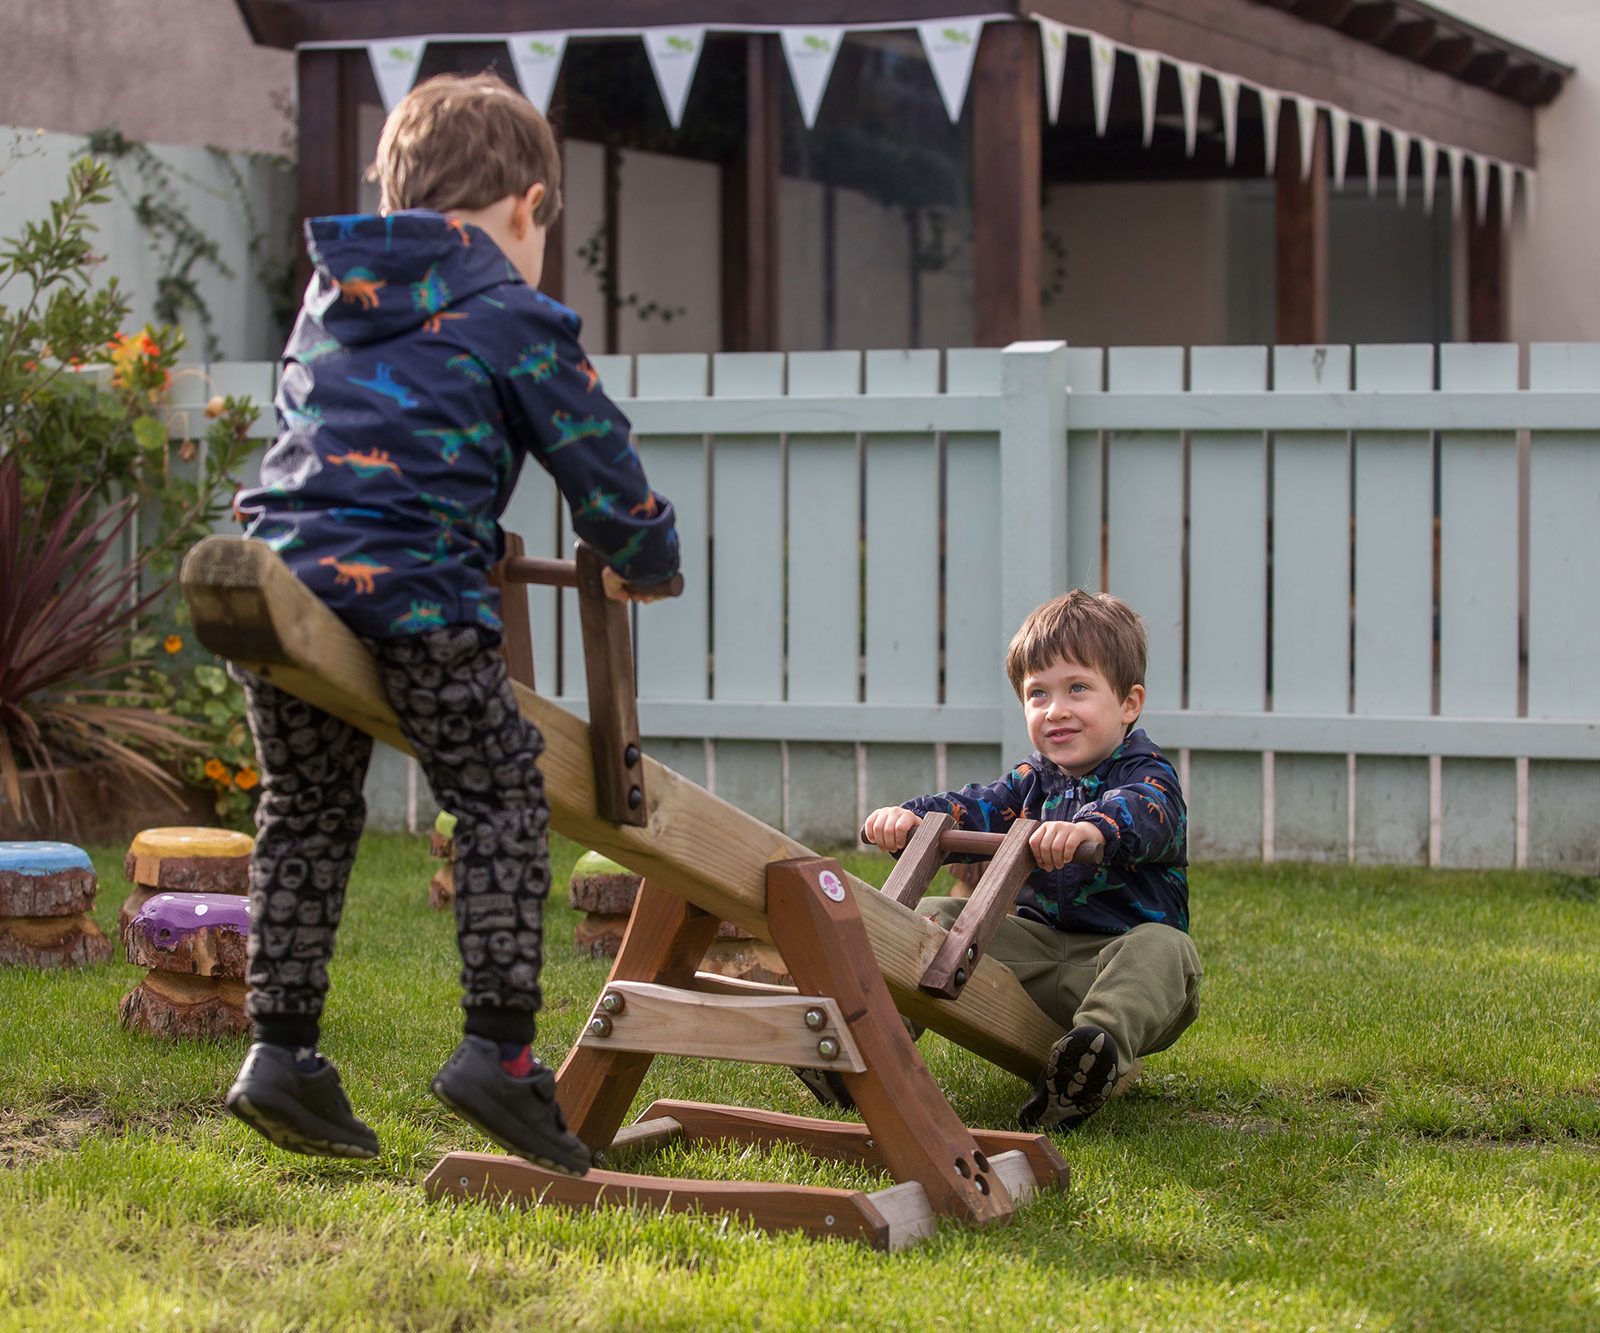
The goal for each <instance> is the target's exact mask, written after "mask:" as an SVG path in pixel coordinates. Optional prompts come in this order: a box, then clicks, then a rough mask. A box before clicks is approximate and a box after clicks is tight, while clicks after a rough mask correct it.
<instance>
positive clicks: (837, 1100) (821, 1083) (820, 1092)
mask: <svg viewBox="0 0 1600 1333" xmlns="http://www.w3.org/2000/svg"><path fill="white" fill-rule="evenodd" d="M794 1076H795V1077H796V1078H797V1079H799V1080H800V1081H801V1082H802V1083H804V1084H805V1085H806V1088H807V1090H808V1091H809V1092H810V1093H811V1095H812V1096H813V1097H815V1098H816V1099H817V1100H818V1101H819V1102H820V1103H822V1105H824V1106H831V1107H833V1108H835V1109H836V1110H840V1111H853V1110H855V1109H856V1099H855V1098H854V1097H852V1096H851V1095H850V1089H849V1088H847V1087H845V1085H844V1079H842V1078H840V1077H839V1075H838V1073H837V1072H836V1071H835V1070H832V1069H796V1070H795V1071H794Z"/></svg>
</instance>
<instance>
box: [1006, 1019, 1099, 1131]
mask: <svg viewBox="0 0 1600 1333" xmlns="http://www.w3.org/2000/svg"><path fill="white" fill-rule="evenodd" d="M1116 1082H1117V1043H1116V1042H1115V1041H1113V1040H1112V1039H1111V1034H1110V1033H1109V1032H1107V1031H1106V1030H1105V1029H1104V1028H1097V1027H1091V1026H1089V1025H1088V1024H1085V1025H1084V1026H1082V1027H1075V1028H1073V1029H1072V1031H1071V1032H1069V1033H1067V1035H1066V1036H1064V1037H1063V1038H1062V1039H1061V1040H1060V1041H1058V1042H1057V1043H1056V1044H1055V1045H1054V1046H1053V1047H1051V1048H1050V1058H1049V1059H1048V1060H1047V1061H1046V1062H1045V1066H1044V1071H1043V1072H1042V1073H1041V1074H1040V1075H1039V1081H1038V1082H1037V1083H1035V1084H1034V1085H1033V1096H1032V1097H1030V1098H1029V1099H1028V1101H1027V1102H1026V1103H1025V1104H1024V1106H1023V1107H1022V1109H1021V1110H1020V1111H1018V1112H1017V1121H1018V1123H1019V1124H1021V1126H1022V1127H1023V1128H1024V1129H1035V1128H1037V1129H1073V1128H1075V1127H1076V1126H1078V1125H1081V1124H1082V1123H1083V1122H1084V1121H1085V1120H1087V1119H1088V1118H1089V1117H1090V1116H1092V1115H1093V1114H1094V1113H1095V1112H1096V1111H1098V1110H1099V1109H1100V1108H1101V1107H1102V1106H1104V1105H1105V1104H1106V1102H1108V1101H1109V1100H1110V1099H1111V1089H1112V1088H1113V1087H1115V1086H1116Z"/></svg>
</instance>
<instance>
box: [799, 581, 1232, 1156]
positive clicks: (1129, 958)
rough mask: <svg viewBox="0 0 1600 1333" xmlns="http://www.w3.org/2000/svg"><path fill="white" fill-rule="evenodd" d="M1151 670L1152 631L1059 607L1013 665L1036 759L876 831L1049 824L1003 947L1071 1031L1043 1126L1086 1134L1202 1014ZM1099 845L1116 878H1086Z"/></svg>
mask: <svg viewBox="0 0 1600 1333" xmlns="http://www.w3.org/2000/svg"><path fill="white" fill-rule="evenodd" d="M1144 669H1145V634H1144V626H1143V625H1142V624H1141V623H1140V622H1139V618H1138V616H1136V615H1135V614H1134V612H1133V611H1132V610H1131V609H1130V608H1129V606H1128V605H1127V603H1126V602H1123V601H1121V600H1120V599H1118V598H1116V597H1112V596H1109V595H1106V594H1101V595H1100V596H1095V595H1093V594H1091V593H1087V592H1084V591H1083V590H1082V589H1075V590H1074V591H1072V592H1069V593H1067V594H1066V595H1065V596H1063V597H1058V598H1056V599H1055V600H1054V601H1051V602H1046V603H1045V604H1044V605H1043V606H1041V607H1039V608H1037V609H1036V610H1035V611H1034V612H1033V613H1032V614H1030V615H1029V616H1028V618H1027V619H1026V620H1025V621H1023V623H1022V627H1021V628H1020V629H1019V630H1018V631H1017V633H1016V635H1015V636H1014V637H1013V638H1012V640H1011V647H1010V649H1009V650H1008V652H1007V654H1006V674H1007V675H1008V676H1009V677H1010V679H1011V685H1012V688H1013V689H1015V690H1016V692H1017V695H1018V697H1019V698H1020V699H1021V700H1022V707H1023V713H1024V716H1025V718H1026V720H1027V724H1028V739H1029V740H1030V741H1032V743H1033V745H1034V753H1033V754H1032V755H1030V756H1029V757H1028V759H1027V760H1025V761H1024V762H1023V763H1020V764H1018V765H1017V766H1016V767H1015V768H1014V769H1012V771H1011V772H1010V773H1009V774H1008V775H1007V776H1006V777H1004V778H1002V779H1001V780H1000V781H999V782H995V783H992V784H990V785H988V786H969V787H964V788H962V789H961V790H960V791H958V792H946V793H944V794H943V795H938V796H920V797H918V798H917V799H916V800H913V801H907V802H906V803H905V805H903V806H887V807H885V808H883V809H881V810H874V811H873V812H872V814H871V816H870V817H869V818H868V819H867V822H866V826H865V828H864V829H863V831H862V832H863V837H865V838H866V839H867V840H868V841H869V842H872V843H874V844H876V845H877V846H878V847H880V848H882V849H883V850H884V851H888V852H899V851H903V850H904V849H905V846H906V843H907V842H908V841H909V840H910V837H911V835H912V833H913V832H915V830H916V827H917V825H918V824H919V823H921V821H922V816H923V815H924V814H927V813H928V812H929V811H933V810H943V811H947V812H949V813H950V814H951V815H953V816H954V817H955V820H956V823H957V825H958V826H959V827H961V828H965V829H972V830H977V831H987V832H991V833H1000V832H1004V831H1005V830H1006V829H1007V828H1008V827H1009V826H1010V824H1011V823H1012V821H1013V820H1016V819H1037V820H1040V821H1042V822H1041V823H1040V825H1039V827H1038V828H1037V829H1036V830H1035V831H1034V833H1033V836H1032V837H1031V838H1030V839H1029V840H1028V845H1029V847H1031V848H1032V850H1033V855H1034V859H1035V860H1036V861H1037V862H1038V869H1036V870H1035V871H1034V872H1033V874H1032V875H1030V876H1029V877H1028V880H1027V882H1026V883H1025V884H1024V885H1023V887H1022V890H1021V892H1020V893H1019V894H1018V895H1017V909H1016V915H1014V916H1008V917H1007V918H1006V919H1005V921H1004V922H1002V923H1001V926H1000V929H999V931H998V932H997V933H996V935H995V937H994V941H993V943H991V944H990V946H989V949H988V953H989V955H990V956H991V957H993V958H995V959H997V960H999V961H1000V962H1002V963H1004V964H1005V965H1006V966H1007V967H1009V968H1010V969H1011V970H1012V971H1013V972H1014V973H1016V976H1017V979H1018V980H1019V981H1020V982H1021V983H1022V986H1023V989H1024V990H1026V991H1027V993H1028V994H1029V996H1031V997H1032V999H1033V1000H1034V1002H1035V1003H1036V1004H1037V1005H1038V1006H1039V1007H1040V1008H1041V1009H1043V1010H1044V1012H1045V1013H1046V1014H1048V1015H1049V1016H1050V1017H1051V1018H1053V1019H1054V1020H1055V1021H1056V1022H1057V1023H1059V1024H1060V1025H1061V1026H1062V1027H1064V1028H1066V1029H1068V1031H1067V1035H1066V1036H1065V1037H1063V1038H1062V1039H1061V1040H1060V1041H1058V1042H1057V1043H1056V1045H1055V1046H1054V1048H1053V1049H1052V1050H1051V1052H1050V1058H1049V1061H1048V1062H1047V1063H1046V1065H1045V1067H1044V1069H1043V1070H1042V1071H1041V1072H1040V1074H1039V1078H1038V1081H1037V1083H1036V1084H1035V1087H1034V1093H1033V1097H1032V1098H1031V1099H1030V1100H1029V1101H1028V1102H1027V1104H1026V1105H1024V1106H1023V1107H1022V1109H1021V1111H1020V1112H1019V1115H1018V1119H1019V1120H1021V1122H1022V1124H1023V1125H1024V1126H1025V1127H1027V1128H1033V1127H1034V1126H1039V1127H1042V1128H1051V1127H1054V1126H1061V1127H1063V1128H1071V1127H1073V1126H1074V1125H1078V1124H1081V1123H1082V1122H1083V1121H1084V1120H1086V1119H1087V1118H1088V1117H1089V1116H1091V1115H1093V1114H1094V1113H1095V1112H1096V1111H1098V1110H1099V1109H1100V1108H1101V1107H1102V1106H1104V1105H1105V1103H1106V1100H1107V1099H1108V1098H1109V1097H1110V1095H1111V1089H1112V1087H1113V1086H1114V1085H1115V1084H1116V1082H1117V1080H1118V1078H1119V1077H1121V1076H1122V1075H1123V1074H1124V1073H1126V1072H1127V1071H1128V1069H1129V1067H1130V1066H1131V1065H1132V1063H1133V1061H1134V1060H1135V1059H1137V1058H1138V1057H1140V1056H1143V1055H1146V1054H1148V1053H1150V1052H1152V1051H1160V1050H1165V1049H1166V1048H1167V1047H1168V1046H1170V1045H1172V1043H1173V1042H1174V1041H1176V1040H1177V1039H1178V1037H1179V1035H1180V1034H1181V1033H1182V1032H1183V1030H1184V1029H1185V1028H1187V1027H1188V1026H1189V1024H1191V1023H1192V1022H1194V1019H1195V1015H1196V1014H1197V1013H1198V1012H1199V998H1198V992H1199V985H1200V975H1201V972H1200V956H1199V954H1198V953H1197V952H1196V950H1195V947H1194V942H1193V941H1192V940H1191V939H1190V938H1189V935H1188V929H1189V888H1188V881H1187V877H1186V875H1185V871H1184V867H1185V865H1186V864H1187V858H1186V856H1185V827H1186V822H1187V821H1186V816H1185V812H1184V804H1183V795H1182V793H1181V792H1180V791H1179V789H1178V775H1177V773H1175V772H1174V771H1173V768H1172V765H1171V764H1169V763H1168V762H1167V760H1166V758H1165V757H1164V756H1163V755H1162V753H1161V751H1160V750H1158V749H1156V747H1155V746H1154V745H1153V744H1152V743H1151V742H1150V739H1149V738H1148V737H1147V736H1146V735H1145V734H1144V732H1143V731H1136V730H1134V729H1133V724H1134V723H1135V722H1136V721H1137V720H1138V717H1139V713H1140V711H1141V710H1142V708H1143V707H1144V685H1143V683H1142V682H1143V679H1144ZM1090 847H1098V848H1099V849H1100V852H1101V860H1100V864H1099V865H1098V866H1094V865H1085V864H1075V858H1077V857H1078V855H1079V853H1080V850H1082V849H1085V848H1090ZM965 905H966V903H965V901H964V900H962V899H957V898H930V899H924V901H923V903H922V904H921V907H920V908H919V910H921V911H923V912H924V913H926V914H928V915H930V916H932V917H933V919H934V920H936V921H938V922H939V923H940V924H941V925H943V926H945V927H946V928H948V927H949V926H950V925H951V923H952V922H954V921H955V919H956V917H957V916H958V915H959V914H960V912H961V909H962V908H963V907H964V906H965ZM808 1083H809V1081H808ZM810 1086H812V1087H813V1090H814V1091H815V1090H816V1089H815V1085H814V1084H811V1085H810Z"/></svg>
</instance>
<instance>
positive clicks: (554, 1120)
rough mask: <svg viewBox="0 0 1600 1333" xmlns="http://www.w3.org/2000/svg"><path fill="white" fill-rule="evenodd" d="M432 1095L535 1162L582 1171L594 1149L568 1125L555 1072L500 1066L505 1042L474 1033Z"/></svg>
mask: <svg viewBox="0 0 1600 1333" xmlns="http://www.w3.org/2000/svg"><path fill="white" fill-rule="evenodd" d="M429 1086H430V1087H431V1088H432V1089H433V1095H434V1096H435V1097H437V1098H438V1099H439V1100H440V1101H441V1102H443V1103H444V1104H445V1105H446V1106H448V1107H449V1108H450V1109H451V1110H452V1111H454V1112H455V1113H456V1114H457V1115H458V1116H460V1117H461V1118H462V1119H463V1120H465V1121H466V1122H467V1123H468V1124H470V1125H474V1126H476V1127H477V1128H478V1129H480V1130H482V1131H483V1132H484V1133H485V1134H487V1135H488V1136H489V1137H490V1138H491V1139H493V1140H494V1141H495V1142H496V1143H498V1144H499V1145H500V1146H501V1147H502V1148H505V1149H507V1150H509V1151H511V1152H514V1153H516V1154H517V1156H518V1157H524V1158H526V1159H527V1160H528V1161H530V1162H532V1163H533V1164H534V1165H535V1166H542V1167H544V1168H546V1169H547V1170H550V1171H559V1172H560V1173H561V1174H562V1175H565V1176H581V1175H583V1174H584V1173H585V1172H587V1171H588V1169H589V1150H588V1148H586V1147H584V1144H583V1140H582V1139H580V1138H578V1137H577V1136H576V1135H575V1134H572V1133H571V1132H570V1131H569V1130H568V1129H567V1122H566V1118H565V1117H564V1116H563V1115H562V1114H561V1106H560V1103H558V1102H557V1101H556V1076H555V1075H554V1074H553V1073H552V1072H551V1071H550V1069H549V1068H548V1067H547V1066H545V1065H543V1064H540V1063H539V1061H537V1060H535V1061H534V1062H533V1073H532V1074H529V1075H527V1076H526V1077H523V1078H514V1077H512V1076H511V1075H510V1074H508V1073H506V1071H505V1070H504V1069H502V1068H501V1067H500V1044H499V1043H498V1042H494V1041H490V1040H489V1039H488V1038H487V1037H474V1036H471V1035H470V1034H469V1035H468V1036H466V1037H464V1038H462V1041H461V1045H459V1046H457V1047H456V1049H455V1053H454V1054H453V1055H451V1057H450V1058H449V1059H448V1060H446V1061H445V1063H444V1068H443V1069H441V1070H440V1071H439V1072H438V1073H437V1074H435V1075H434V1076H433V1082H432V1083H431V1084H430V1085H429Z"/></svg>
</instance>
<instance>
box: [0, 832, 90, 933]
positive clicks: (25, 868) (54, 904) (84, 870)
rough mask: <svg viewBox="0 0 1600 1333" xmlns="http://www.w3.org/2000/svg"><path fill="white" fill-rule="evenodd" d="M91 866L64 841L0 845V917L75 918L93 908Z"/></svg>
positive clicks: (76, 848)
mask: <svg viewBox="0 0 1600 1333" xmlns="http://www.w3.org/2000/svg"><path fill="white" fill-rule="evenodd" d="M96 887H97V882H96V880H95V874H94V866H93V865H92V864H91V863H90V861H89V857H88V854H87V853H86V852H85V851H84V850H83V849H82V848H81V847H74V846H73V845H72V844H71V843H67V842H0V917H8V916H9V917H16V916H77V915H78V913H80V912H87V911H88V910H89V909H90V908H91V907H93V906H94V895H95V889H96Z"/></svg>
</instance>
